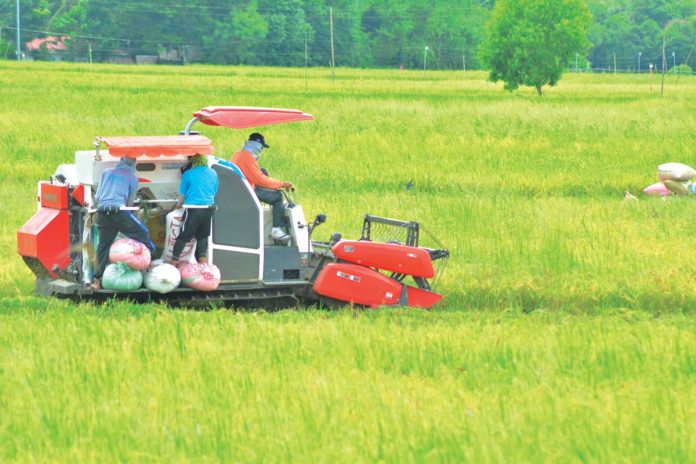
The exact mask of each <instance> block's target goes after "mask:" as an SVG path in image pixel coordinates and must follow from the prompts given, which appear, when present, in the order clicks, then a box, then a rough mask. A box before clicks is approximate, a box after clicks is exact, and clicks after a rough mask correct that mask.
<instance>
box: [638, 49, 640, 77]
mask: <svg viewBox="0 0 696 464" xmlns="http://www.w3.org/2000/svg"><path fill="white" fill-rule="evenodd" d="M638 74H640V52H638Z"/></svg>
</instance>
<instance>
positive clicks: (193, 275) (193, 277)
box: [179, 263, 220, 292]
mask: <svg viewBox="0 0 696 464" xmlns="http://www.w3.org/2000/svg"><path fill="white" fill-rule="evenodd" d="M179 271H180V272H181V284H182V285H184V286H186V287H189V288H193V289H194V290H200V291H203V292H209V291H211V290H215V289H216V288H218V285H220V269H218V268H217V266H215V265H214V264H208V263H206V264H197V263H186V264H184V265H182V266H181V267H179Z"/></svg>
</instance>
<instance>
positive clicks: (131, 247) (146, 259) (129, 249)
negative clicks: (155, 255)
mask: <svg viewBox="0 0 696 464" xmlns="http://www.w3.org/2000/svg"><path fill="white" fill-rule="evenodd" d="M109 261H111V262H112V263H125V264H127V265H128V267H130V268H131V269H135V270H138V271H142V270H144V269H147V267H148V266H149V265H150V249H149V248H148V247H146V246H145V245H143V244H142V243H140V242H138V241H137V240H133V239H132V238H121V239H118V240H116V241H115V242H114V243H113V244H112V245H111V248H110V249H109Z"/></svg>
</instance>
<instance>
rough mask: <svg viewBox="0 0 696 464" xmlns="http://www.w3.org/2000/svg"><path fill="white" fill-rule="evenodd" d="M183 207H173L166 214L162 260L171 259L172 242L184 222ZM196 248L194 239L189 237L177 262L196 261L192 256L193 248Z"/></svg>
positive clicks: (174, 240) (172, 251)
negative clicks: (172, 209) (189, 239)
mask: <svg viewBox="0 0 696 464" xmlns="http://www.w3.org/2000/svg"><path fill="white" fill-rule="evenodd" d="M185 211H186V210H185V209H184V208H179V209H175V210H174V211H171V212H170V213H169V214H167V219H166V221H165V222H166V226H165V240H164V253H163V254H162V260H163V261H169V260H170V259H172V254H173V253H174V243H175V242H176V238H177V237H178V236H179V231H180V230H181V226H182V224H183V222H184V212H185ZM195 249H196V239H195V238H194V239H191V241H190V242H187V243H186V245H184V249H183V250H182V251H181V254H180V255H179V262H184V263H185V262H193V263H195V262H196V259H195V257H194V256H193V250H195Z"/></svg>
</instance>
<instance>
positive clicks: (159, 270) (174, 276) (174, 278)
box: [145, 264, 181, 293]
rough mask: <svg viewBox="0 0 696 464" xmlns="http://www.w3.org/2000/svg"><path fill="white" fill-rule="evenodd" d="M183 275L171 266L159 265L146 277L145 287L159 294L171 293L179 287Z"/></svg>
mask: <svg viewBox="0 0 696 464" xmlns="http://www.w3.org/2000/svg"><path fill="white" fill-rule="evenodd" d="M180 282H181V274H179V270H178V269H177V268H175V267H174V266H172V265H171V264H159V265H157V266H155V267H153V268H152V269H150V271H148V273H147V274H146V275H145V286H146V287H147V288H148V289H150V290H152V291H153V292H157V293H169V292H171V291H172V290H174V289H175V288H177V287H178V286H179V283H180Z"/></svg>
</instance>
